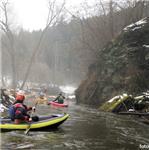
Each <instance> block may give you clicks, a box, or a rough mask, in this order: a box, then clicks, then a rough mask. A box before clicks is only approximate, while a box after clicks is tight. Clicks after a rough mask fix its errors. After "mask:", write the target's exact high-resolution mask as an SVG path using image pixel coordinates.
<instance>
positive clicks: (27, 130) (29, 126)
mask: <svg viewBox="0 0 149 150" xmlns="http://www.w3.org/2000/svg"><path fill="white" fill-rule="evenodd" d="M32 115H33V111H32V113H31V116H30V118H31V117H32ZM30 129H31V122H29V123H28V127H27V129H26V130H25V132H24V133H25V134H26V135H27V134H28V133H29V130H30Z"/></svg>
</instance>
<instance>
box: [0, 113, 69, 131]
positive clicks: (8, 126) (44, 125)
mask: <svg viewBox="0 0 149 150" xmlns="http://www.w3.org/2000/svg"><path fill="white" fill-rule="evenodd" d="M68 117H69V114H53V115H49V116H39V121H36V122H31V123H22V124H14V122H12V121H11V119H6V118H1V122H0V129H1V131H11V130H26V129H27V128H28V127H30V130H34V131H36V130H37V131H41V130H50V129H53V128H57V127H58V126H59V125H60V124H62V123H63V122H64V121H65V120H67V119H68Z"/></svg>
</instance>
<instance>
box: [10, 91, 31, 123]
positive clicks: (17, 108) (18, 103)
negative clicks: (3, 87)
mask: <svg viewBox="0 0 149 150" xmlns="http://www.w3.org/2000/svg"><path fill="white" fill-rule="evenodd" d="M24 100H25V94H24V92H23V91H19V92H18V93H17V94H16V98H15V102H14V103H13V105H12V106H11V107H10V108H9V115H10V117H11V120H12V121H14V123H15V124H20V123H22V122H28V121H32V119H31V118H30V115H29V114H28V113H27V112H28V111H30V110H32V107H27V106H26V105H25V104H24Z"/></svg>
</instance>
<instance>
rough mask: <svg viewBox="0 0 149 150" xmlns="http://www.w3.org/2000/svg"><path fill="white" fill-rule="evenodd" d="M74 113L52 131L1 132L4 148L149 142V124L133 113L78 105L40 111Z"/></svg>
mask: <svg viewBox="0 0 149 150" xmlns="http://www.w3.org/2000/svg"><path fill="white" fill-rule="evenodd" d="M63 112H67V113H68V114H70V117H69V118H68V120H66V121H65V122H64V123H63V124H62V125H60V126H59V128H58V129H56V130H54V131H50V132H32V131H30V132H29V135H28V136H27V135H25V134H24V132H23V131H12V132H4V133H1V138H2V140H1V149H2V150H9V149H21V150H22V149H26V150H29V149H31V150H34V149H39V150H129V149H130V150H136V149H139V147H140V145H146V146H148V145H149V128H148V127H149V126H148V125H145V124H143V123H141V122H138V121H137V120H136V119H135V118H133V117H130V116H119V115H115V114H112V113H104V112H100V111H99V110H98V109H95V108H90V107H88V106H84V105H76V104H75V102H73V101H70V102H69V107H68V108H56V107H51V106H42V105H41V106H38V107H37V109H36V114H41V115H43V114H45V115H46V114H52V113H63Z"/></svg>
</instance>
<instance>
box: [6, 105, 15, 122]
mask: <svg viewBox="0 0 149 150" xmlns="http://www.w3.org/2000/svg"><path fill="white" fill-rule="evenodd" d="M15 111H16V109H15V107H14V106H13V105H12V106H10V107H9V110H8V113H9V117H10V119H11V120H12V121H14V119H15Z"/></svg>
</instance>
